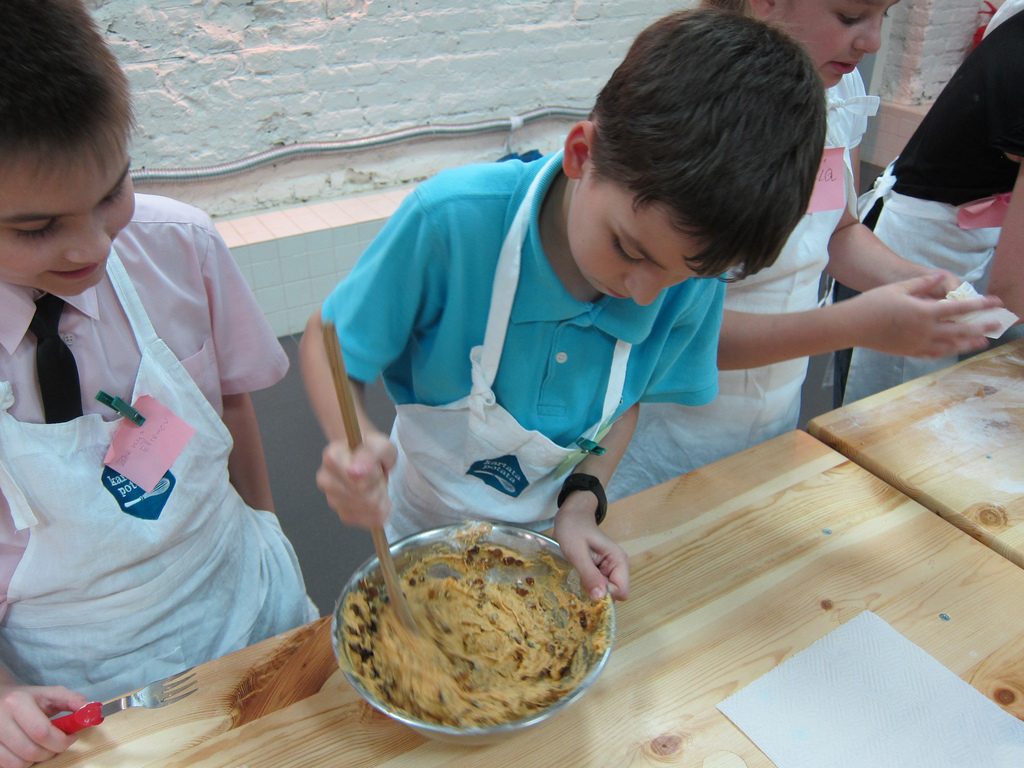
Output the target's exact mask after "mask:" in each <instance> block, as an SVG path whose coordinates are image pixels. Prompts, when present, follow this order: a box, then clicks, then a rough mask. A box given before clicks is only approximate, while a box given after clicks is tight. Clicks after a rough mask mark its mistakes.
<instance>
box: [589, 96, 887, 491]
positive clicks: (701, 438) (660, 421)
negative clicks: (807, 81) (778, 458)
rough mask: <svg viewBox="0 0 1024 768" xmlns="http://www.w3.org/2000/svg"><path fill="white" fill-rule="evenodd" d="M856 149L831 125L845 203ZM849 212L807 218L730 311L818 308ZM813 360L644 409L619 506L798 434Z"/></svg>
mask: <svg viewBox="0 0 1024 768" xmlns="http://www.w3.org/2000/svg"><path fill="white" fill-rule="evenodd" d="M877 107H878V97H876V96H853V97H850V98H847V99H843V98H838V97H837V96H835V95H830V97H829V103H828V108H829V110H830V113H831V111H832V110H840V109H843V110H848V111H849V112H852V113H854V114H858V115H872V114H874V113H875V111H877ZM848 143H849V142H848V141H847V138H846V137H845V136H843V135H842V133H841V130H840V129H839V128H837V125H836V121H834V120H831V119H830V120H829V122H828V132H827V137H826V143H825V146H826V147H835V148H838V147H843V170H844V178H845V187H846V201H847V204H848V205H849V203H850V201H851V200H854V199H855V194H854V185H853V170H852V162H851V159H850V150H849V147H847V146H846V144H848ZM844 210H845V208H839V209H837V210H831V211H819V212H816V213H807V214H805V215H804V216H803V217H802V218H801V219H800V222H799V223H798V224H797V226H796V228H795V229H794V230H793V232H792V234H791V235H790V236H789V238H788V239H787V240H786V245H785V247H784V248H783V249H782V253H780V254H779V258H778V259H777V260H776V261H775V263H774V264H773V265H772V266H771V267H769V268H767V269H764V270H761V271H760V272H758V273H757V274H755V275H751V276H750V277H746V278H744V279H742V280H739V281H737V282H735V283H731V284H730V285H729V288H728V290H727V291H726V294H725V309H726V310H733V311H736V312H750V313H756V314H766V315H768V314H782V313H788V312H803V311H806V310H809V309H814V308H815V307H817V306H819V299H818V290H819V284H820V281H821V274H822V272H823V271H824V270H825V267H826V266H827V265H828V244H829V240H830V239H831V238H832V233H833V232H835V229H836V226H837V225H838V224H839V221H840V219H842V216H843V212H844ZM807 364H808V358H806V357H801V358H798V359H796V360H786V361H783V362H781V363H775V364H773V365H765V366H761V367H759V368H748V369H745V370H737V371H720V372H719V374H718V397H717V398H715V400H713V401H712V402H710V403H708V404H707V405H700V406H687V405H677V404H674V403H644V404H643V405H642V406H641V407H640V418H639V421H638V423H637V427H636V432H635V437H634V439H633V441H632V442H631V443H630V445H629V448H628V450H627V451H626V454H625V456H623V458H622V461H621V462H620V463H619V466H618V468H617V469H616V470H615V475H614V476H613V478H612V482H611V483H610V484H609V488H608V498H609V500H610V501H615V500H618V499H621V498H624V497H626V496H630V495H632V494H634V493H639V492H640V491H642V490H645V489H646V488H649V487H651V486H652V485H657V484H658V483H663V482H666V481H667V480H671V479H672V478H674V477H676V476H678V475H680V474H683V473H686V472H690V471H691V470H694V469H697V468H698V467H703V466H705V465H707V464H710V463H712V462H714V461H718V460H719V459H722V458H724V457H726V456H731V455H732V454H734V453H737V452H739V451H742V450H744V449H746V448H749V447H750V446H752V445H757V444H758V443H762V442H764V441H765V440H769V439H771V438H773V437H776V436H777V435H781V434H782V433H784V432H788V431H790V430H792V429H795V428H796V426H797V422H798V421H799V418H800V395H801V389H802V387H803V383H804V379H805V378H806V376H807Z"/></svg>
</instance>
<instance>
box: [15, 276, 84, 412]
mask: <svg viewBox="0 0 1024 768" xmlns="http://www.w3.org/2000/svg"><path fill="white" fill-rule="evenodd" d="M63 311H64V299H62V298H60V297H59V296H54V295H53V294H51V293H46V294H43V295H42V296H40V297H39V298H38V299H36V314H35V316H34V317H33V318H32V322H31V323H29V326H28V327H29V330H30V331H32V333H34V334H35V336H36V371H37V372H38V374H39V391H40V392H41V393H42V395H43V410H44V411H45V412H46V423H47V424H57V423H59V422H62V421H71V420H72V419H76V418H78V417H79V416H81V415H82V390H81V387H80V386H79V383H78V366H76V365H75V356H74V355H73V354H71V350H70V349H68V345H67V344H65V343H64V339H62V338H61V337H60V333H58V326H59V324H60V313H61V312H63Z"/></svg>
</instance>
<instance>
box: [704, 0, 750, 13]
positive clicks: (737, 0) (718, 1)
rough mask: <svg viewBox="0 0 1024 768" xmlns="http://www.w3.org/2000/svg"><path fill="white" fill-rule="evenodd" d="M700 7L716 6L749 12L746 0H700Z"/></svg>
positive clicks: (722, 8)
mask: <svg viewBox="0 0 1024 768" xmlns="http://www.w3.org/2000/svg"><path fill="white" fill-rule="evenodd" d="M700 7H701V8H718V9H719V10H723V11H735V12H736V13H743V14H749V13H750V4H749V3H748V2H747V0H701V4H700Z"/></svg>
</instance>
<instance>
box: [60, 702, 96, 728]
mask: <svg viewBox="0 0 1024 768" xmlns="http://www.w3.org/2000/svg"><path fill="white" fill-rule="evenodd" d="M50 722H51V723H53V724H54V725H55V726H57V727H58V728H60V729H61V730H62V731H64V733H78V732H79V731H80V730H82V729H83V728H88V727H89V726H90V725H99V724H100V723H102V722H103V715H101V714H100V703H99V702H98V701H93V702H91V703H89V704H86V705H85V706H84V707H82V708H81V709H79V710H76V711H75V712H72V713H71V714H70V715H64V716H63V717H58V718H57V719H56V720H51V721H50Z"/></svg>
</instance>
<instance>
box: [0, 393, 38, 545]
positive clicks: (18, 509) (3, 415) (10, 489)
mask: <svg viewBox="0 0 1024 768" xmlns="http://www.w3.org/2000/svg"><path fill="white" fill-rule="evenodd" d="M12 405H14V387H12V386H11V382H9V381H0V421H7V420H13V419H14V417H13V416H11V414H9V413H8V412H7V409H8V408H10V407H11V406H12ZM0 489H2V490H3V494H4V498H6V499H7V506H8V507H10V509H11V517H12V518H13V519H14V527H15V528H17V529H18V530H19V531H23V530H25V529H26V528H31V527H32V526H33V525H36V524H37V523H38V522H39V520H38V519H37V518H36V515H35V513H34V512H33V511H32V507H30V506H29V503H28V499H26V498H25V494H24V493H22V491H21V488H19V487H18V484H17V483H15V482H14V478H13V477H11V474H10V472H8V471H7V465H6V464H5V463H4V461H3V454H0Z"/></svg>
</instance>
